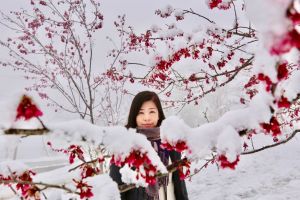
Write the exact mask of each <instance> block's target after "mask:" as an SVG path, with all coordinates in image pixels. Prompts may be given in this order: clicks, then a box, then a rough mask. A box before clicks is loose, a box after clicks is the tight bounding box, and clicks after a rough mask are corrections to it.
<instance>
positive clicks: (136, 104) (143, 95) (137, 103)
mask: <svg viewBox="0 0 300 200" xmlns="http://www.w3.org/2000/svg"><path fill="white" fill-rule="evenodd" d="M146 101H153V103H154V104H155V105H156V107H157V110H158V118H159V119H158V122H157V127H159V126H160V125H161V122H162V121H163V120H164V119H165V114H164V111H163V109H162V106H161V103H160V100H159V97H158V95H157V94H156V93H155V92H151V91H143V92H139V93H138V94H137V95H136V96H135V97H134V98H133V100H132V103H131V106H130V111H129V115H128V121H127V124H126V126H125V127H126V128H136V127H137V124H136V117H137V115H138V114H139V111H140V109H141V107H142V105H143V103H144V102H146Z"/></svg>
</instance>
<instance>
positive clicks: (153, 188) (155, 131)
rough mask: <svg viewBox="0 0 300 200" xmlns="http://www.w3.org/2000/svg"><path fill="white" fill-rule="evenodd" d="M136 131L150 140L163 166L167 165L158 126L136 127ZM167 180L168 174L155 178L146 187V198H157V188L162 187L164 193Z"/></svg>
mask: <svg viewBox="0 0 300 200" xmlns="http://www.w3.org/2000/svg"><path fill="white" fill-rule="evenodd" d="M137 133H140V134H143V135H145V136H146V137H147V139H148V140H149V141H150V142H151V145H152V147H153V148H154V149H155V151H156V152H157V154H158V156H159V157H160V159H161V161H162V162H163V164H164V165H165V166H168V164H169V163H168V162H169V152H168V151H167V150H164V149H162V148H161V147H160V144H161V140H160V129H159V127H156V128H137ZM168 182H169V177H168V176H164V177H160V178H157V180H156V183H155V184H154V185H149V186H148V187H147V188H146V193H147V200H159V188H160V187H163V188H164V190H165V193H166V191H167V185H168Z"/></svg>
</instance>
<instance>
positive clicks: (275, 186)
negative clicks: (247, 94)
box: [186, 136, 300, 200]
mask: <svg viewBox="0 0 300 200" xmlns="http://www.w3.org/2000/svg"><path fill="white" fill-rule="evenodd" d="M299 145H300V137H299V136H296V138H294V139H293V140H292V141H290V142H289V143H288V144H284V145H280V146H277V147H275V148H272V149H268V150H265V151H262V152H259V153H255V154H252V155H244V156H241V157H240V162H239V164H238V165H237V167H236V169H235V170H219V171H218V169H217V167H216V166H215V165H212V164H209V165H208V167H207V168H205V169H203V170H202V171H200V172H199V173H198V174H196V175H195V176H193V177H192V180H191V181H186V183H187V189H188V193H189V197H190V200H198V199H206V200H219V199H222V200H239V199H246V200H258V199H259V200H274V199H276V200H277V199H278V200H279V199H280V200H281V199H299V195H300V192H299V183H300V168H299V165H300V148H299ZM201 164H203V162H199V163H198V164H194V165H193V168H194V167H196V166H197V167H199V166H201ZM191 171H192V172H193V170H191Z"/></svg>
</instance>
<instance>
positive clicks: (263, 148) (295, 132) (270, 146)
mask: <svg viewBox="0 0 300 200" xmlns="http://www.w3.org/2000/svg"><path fill="white" fill-rule="evenodd" d="M298 132H300V130H295V131H294V132H293V133H292V134H291V135H290V136H289V137H288V138H287V139H285V140H282V141H280V142H277V143H275V144H271V145H267V146H264V147H262V148H259V149H254V150H251V151H245V152H242V153H241V155H248V154H253V153H257V152H260V151H263V150H266V149H269V148H272V147H275V146H278V145H281V144H285V143H287V142H288V141H290V140H291V139H292V138H293V137H294V136H295V135H296V134H297V133H298Z"/></svg>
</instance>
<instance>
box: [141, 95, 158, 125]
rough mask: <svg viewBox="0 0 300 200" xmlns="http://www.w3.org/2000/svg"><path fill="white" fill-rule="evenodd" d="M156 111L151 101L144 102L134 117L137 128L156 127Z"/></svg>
mask: <svg viewBox="0 0 300 200" xmlns="http://www.w3.org/2000/svg"><path fill="white" fill-rule="evenodd" d="M158 115H159V114H158V109H157V107H156V105H155V103H154V102H153V101H145V102H144V103H143V105H142V107H141V109H140V111H139V113H138V115H137V116H136V124H137V127H138V128H154V127H156V125H157V122H158V119H159V116H158Z"/></svg>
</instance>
